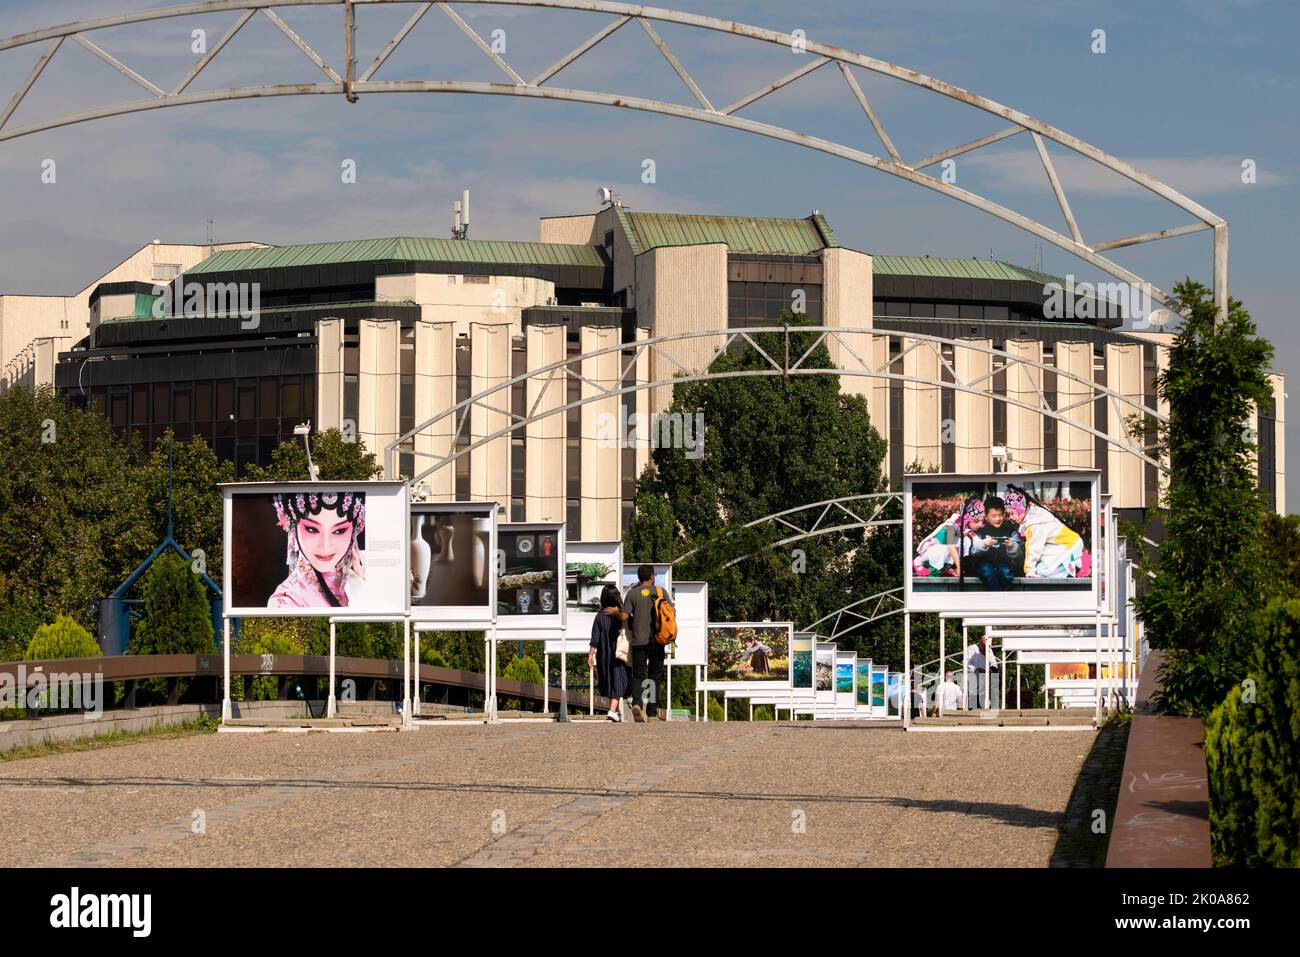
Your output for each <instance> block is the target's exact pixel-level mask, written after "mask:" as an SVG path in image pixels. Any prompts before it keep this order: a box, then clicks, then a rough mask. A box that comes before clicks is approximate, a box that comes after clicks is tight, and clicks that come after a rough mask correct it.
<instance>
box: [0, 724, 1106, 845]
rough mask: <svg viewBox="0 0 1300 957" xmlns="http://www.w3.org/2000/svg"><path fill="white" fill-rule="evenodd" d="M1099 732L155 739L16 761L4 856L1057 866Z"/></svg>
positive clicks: (746, 730)
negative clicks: (1065, 822)
mask: <svg viewBox="0 0 1300 957" xmlns="http://www.w3.org/2000/svg"><path fill="white" fill-rule="evenodd" d="M1092 741H1093V735H1092V734H1091V733H1086V732H1016V731H982V732H977V733H950V734H905V733H903V732H900V731H896V730H889V729H878V728H866V727H860V726H852V725H830V724H818V725H812V724H807V723H801V724H789V723H772V722H759V723H749V722H728V723H725V724H719V723H710V724H695V723H689V722H682V723H669V724H649V725H635V724H627V725H621V726H615V725H608V724H605V723H573V724H570V725H567V726H566V725H555V724H508V723H506V724H500V725H495V726H485V725H481V724H456V725H453V724H447V725H438V726H434V727H430V728H422V729H420V730H417V731H413V732H405V733H400V734H398V733H379V734H359V733H352V734H325V733H310V734H284V733H275V734H248V733H223V734H208V735H198V736H192V737H183V738H174V739H164V740H153V741H142V742H140V743H137V744H130V745H125V746H122V747H113V748H105V749H101V750H95V751H85V752H73V753H66V754H58V755H51V756H48V757H40V758H31V759H25V760H21V761H15V762H13V763H12V764H9V765H6V766H3V767H0V833H2V834H4V835H5V840H4V841H3V842H0V865H3V866H25V865H54V866H94V865H124V866H169V865H194V866H238V865H263V866H272V865H288V866H331V867H338V866H348V865H375V866H384V865H386V866H394V865H396V866H444V865H446V866H450V865H461V866H500V865H523V866H563V865H590V866H601V865H612V866H628V865H659V866H681V865H719V866H754V865H794V866H799V865H829V866H837V865H845V866H854V865H867V866H922V865H935V866H955V865H971V866H1045V865H1046V864H1047V863H1048V862H1049V860H1050V859H1051V855H1052V849H1053V847H1054V845H1055V844H1056V840H1057V828H1058V826H1059V825H1061V824H1062V817H1063V812H1064V810H1065V807H1066V804H1067V802H1068V801H1069V797H1070V792H1071V788H1072V787H1073V785H1074V781H1075V778H1076V776H1077V774H1078V771H1079V768H1080V766H1081V765H1082V763H1083V758H1084V756H1085V755H1086V754H1087V752H1088V749H1089V747H1091V745H1092ZM1087 824H1088V821H1087V820H1084V821H1082V822H1079V826H1082V827H1086V826H1087Z"/></svg>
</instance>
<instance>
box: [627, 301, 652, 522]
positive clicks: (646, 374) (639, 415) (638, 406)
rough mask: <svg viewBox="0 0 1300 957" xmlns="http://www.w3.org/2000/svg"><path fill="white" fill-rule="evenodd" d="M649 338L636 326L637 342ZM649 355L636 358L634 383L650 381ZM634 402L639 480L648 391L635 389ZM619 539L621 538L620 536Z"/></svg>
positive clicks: (646, 448)
mask: <svg viewBox="0 0 1300 957" xmlns="http://www.w3.org/2000/svg"><path fill="white" fill-rule="evenodd" d="M649 338H650V330H649V329H646V328H644V327H642V326H638V327H637V330H636V339H637V342H644V341H645V340H646V339H649ZM650 366H651V362H650V355H649V350H646V351H643V352H641V353H640V354H639V355H638V356H637V358H636V381H637V382H638V383H644V382H649V381H651V380H650ZM633 397H634V399H635V401H634V402H633V403H630V408H632V409H635V411H636V429H635V432H636V477H637V478H640V477H641V473H642V472H644V471H645V467H646V466H647V465H649V464H650V453H651V451H652V450H651V448H650V441H649V438H650V402H651V398H652V397H651V395H650V390H649V389H637V390H636V392H634V393H633ZM620 537H621V536H620Z"/></svg>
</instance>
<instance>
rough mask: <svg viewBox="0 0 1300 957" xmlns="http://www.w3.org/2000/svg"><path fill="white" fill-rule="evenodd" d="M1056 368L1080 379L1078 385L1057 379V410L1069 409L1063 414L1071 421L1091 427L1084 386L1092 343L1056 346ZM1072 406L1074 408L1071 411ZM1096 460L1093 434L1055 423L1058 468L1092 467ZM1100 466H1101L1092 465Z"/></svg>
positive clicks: (1088, 391) (1089, 376)
mask: <svg viewBox="0 0 1300 957" xmlns="http://www.w3.org/2000/svg"><path fill="white" fill-rule="evenodd" d="M1056 368H1058V369H1059V370H1061V372H1065V373H1069V374H1071V375H1074V376H1078V377H1079V378H1081V379H1083V380H1084V381H1083V382H1079V381H1077V380H1075V379H1070V378H1067V377H1066V376H1064V375H1058V376H1057V377H1056V407H1057V408H1058V409H1069V411H1068V412H1065V413H1063V415H1064V416H1065V418H1066V419H1068V420H1069V421H1070V422H1077V423H1079V425H1082V426H1084V427H1086V428H1092V412H1093V402H1092V397H1093V391H1092V389H1091V387H1090V386H1089V385H1087V383H1090V382H1092V344H1091V343H1089V342H1061V343H1058V344H1057V346H1056ZM1071 406H1073V408H1071ZM1095 458H1096V453H1095V443H1094V442H1093V437H1092V434H1091V433H1089V432H1085V431H1083V429H1081V428H1076V427H1075V426H1073V425H1067V424H1066V423H1065V422H1062V421H1059V420H1058V422H1057V429H1056V461H1057V465H1058V466H1059V467H1061V468H1063V469H1064V468H1084V469H1090V468H1093V467H1094V459H1095ZM1095 464H1096V465H1098V466H1099V465H1100V464H1101V463H1099V462H1098V463H1095Z"/></svg>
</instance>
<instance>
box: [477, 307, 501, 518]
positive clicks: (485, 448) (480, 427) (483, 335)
mask: <svg viewBox="0 0 1300 957" xmlns="http://www.w3.org/2000/svg"><path fill="white" fill-rule="evenodd" d="M509 378H510V324H509V323H505V322H501V323H483V322H475V323H472V324H471V325H470V383H469V391H470V395H478V394H479V393H481V392H484V391H486V390H487V389H490V388H492V387H493V386H497V385H500V384H502V383H504V382H506V381H508V380H509ZM509 424H510V390H509V389H498V390H497V391H496V392H494V393H493V394H492V395H491V396H490V397H488V398H487V399H485V400H483V401H481V402H477V403H475V404H474V407H473V410H472V411H471V413H470V419H469V428H470V441H471V442H478V441H479V440H480V439H484V438H487V437H488V436H489V435H493V434H495V433H497V432H498V431H500V430H501V429H504V428H505V427H506V426H508V425H509ZM469 480H470V494H471V495H472V496H473V498H474V499H475V500H477V501H484V500H489V499H490V500H492V501H495V502H497V503H499V504H501V505H504V506H505V507H506V508H507V509H509V507H510V435H509V433H506V434H503V435H501V436H500V437H499V438H495V439H493V440H492V441H490V442H487V443H485V444H484V445H481V446H479V447H478V448H476V449H475V450H474V451H473V452H471V453H470V467H469Z"/></svg>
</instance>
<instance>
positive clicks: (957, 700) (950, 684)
mask: <svg viewBox="0 0 1300 957" xmlns="http://www.w3.org/2000/svg"><path fill="white" fill-rule="evenodd" d="M939 700H940V701H942V702H943V710H944V711H962V710H965V708H966V701H965V699H964V698H963V696H962V693H961V685H959V684H957V682H955V681H953V680H952V672H951V671H949V672H948V673H947V674H946V675H944V681H943V684H942V685H940V686H939Z"/></svg>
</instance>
